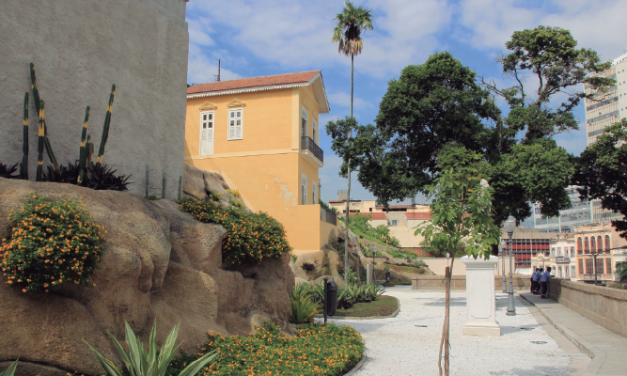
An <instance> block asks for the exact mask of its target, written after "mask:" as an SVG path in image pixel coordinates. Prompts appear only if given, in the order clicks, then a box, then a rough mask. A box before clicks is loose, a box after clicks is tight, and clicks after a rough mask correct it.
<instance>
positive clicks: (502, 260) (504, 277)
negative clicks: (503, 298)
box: [501, 240, 507, 293]
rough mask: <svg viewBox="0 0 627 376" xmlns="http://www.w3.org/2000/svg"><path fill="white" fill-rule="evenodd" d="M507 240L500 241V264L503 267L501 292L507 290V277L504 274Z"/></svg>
mask: <svg viewBox="0 0 627 376" xmlns="http://www.w3.org/2000/svg"><path fill="white" fill-rule="evenodd" d="M506 247H507V242H506V241H505V240H502V241H501V266H502V267H503V273H502V276H503V292H505V293H506V292H507V278H506V276H505V257H504V256H505V250H506V249H507V248H506Z"/></svg>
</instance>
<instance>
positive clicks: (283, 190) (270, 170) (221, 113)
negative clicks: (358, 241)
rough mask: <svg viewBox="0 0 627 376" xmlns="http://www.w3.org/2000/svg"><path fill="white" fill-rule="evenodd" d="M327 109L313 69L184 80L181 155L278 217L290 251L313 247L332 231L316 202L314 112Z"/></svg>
mask: <svg viewBox="0 0 627 376" xmlns="http://www.w3.org/2000/svg"><path fill="white" fill-rule="evenodd" d="M328 112H329V103H328V100H327V96H326V92H325V89H324V83H323V81H322V74H321V72H320V71H312V72H301V73H291V74H281V75H275V76H265V77H254V78H245V79H240V80H231V81H220V82H213V83H207V84H199V85H194V86H191V87H189V88H188V89H187V115H186V119H185V162H186V163H188V164H190V165H193V166H195V167H197V168H199V169H202V170H207V171H213V172H216V173H218V174H220V175H221V176H222V177H223V178H224V179H225V181H226V182H227V183H228V184H229V186H230V187H231V188H234V189H237V190H239V192H240V194H241V195H242V198H243V200H244V202H245V203H246V204H247V205H248V206H249V207H250V208H251V209H252V210H254V211H263V212H267V213H268V214H270V215H271V216H273V217H274V218H276V219H277V220H278V221H280V222H281V223H282V224H283V226H284V227H285V229H286V231H287V236H288V241H289V243H290V245H291V246H292V247H293V248H294V253H296V254H298V253H304V252H310V251H317V250H320V249H321V248H322V247H323V246H324V245H325V244H327V243H328V242H329V240H330V238H333V237H336V236H337V234H338V230H337V226H336V218H335V214H334V213H331V212H329V211H327V210H326V209H324V208H323V207H321V206H320V205H319V204H318V200H319V197H320V180H319V175H318V171H319V169H320V167H322V166H323V163H324V154H323V151H322V149H320V147H319V146H318V137H319V133H320V129H319V127H320V123H319V115H320V114H321V113H322V114H324V113H328Z"/></svg>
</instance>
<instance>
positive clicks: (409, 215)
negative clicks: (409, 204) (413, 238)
mask: <svg viewBox="0 0 627 376" xmlns="http://www.w3.org/2000/svg"><path fill="white" fill-rule="evenodd" d="M405 218H407V219H431V213H405Z"/></svg>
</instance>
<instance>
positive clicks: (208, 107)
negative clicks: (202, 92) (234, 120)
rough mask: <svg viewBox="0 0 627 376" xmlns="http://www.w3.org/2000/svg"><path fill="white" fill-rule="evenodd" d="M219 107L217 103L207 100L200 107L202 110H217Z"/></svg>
mask: <svg viewBox="0 0 627 376" xmlns="http://www.w3.org/2000/svg"><path fill="white" fill-rule="evenodd" d="M217 108H218V106H216V105H215V104H213V103H211V102H205V103H203V104H201V105H200V107H198V110H200V111H215V110H216V109H217Z"/></svg>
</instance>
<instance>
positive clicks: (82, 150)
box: [77, 106, 89, 185]
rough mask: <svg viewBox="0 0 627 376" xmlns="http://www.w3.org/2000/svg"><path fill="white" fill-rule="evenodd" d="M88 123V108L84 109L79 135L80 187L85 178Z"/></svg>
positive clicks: (78, 182) (78, 181)
mask: <svg viewBox="0 0 627 376" xmlns="http://www.w3.org/2000/svg"><path fill="white" fill-rule="evenodd" d="M88 123H89V106H87V108H86V109H85V121H84V122H83V133H82V134H81V148H80V153H79V157H78V171H79V172H78V180H77V184H78V185H81V183H82V182H83V177H84V176H85V160H86V159H87V124H88Z"/></svg>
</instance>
